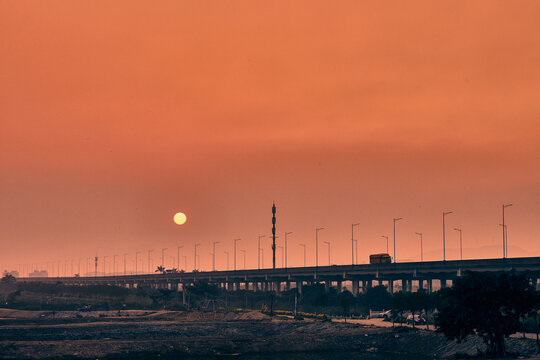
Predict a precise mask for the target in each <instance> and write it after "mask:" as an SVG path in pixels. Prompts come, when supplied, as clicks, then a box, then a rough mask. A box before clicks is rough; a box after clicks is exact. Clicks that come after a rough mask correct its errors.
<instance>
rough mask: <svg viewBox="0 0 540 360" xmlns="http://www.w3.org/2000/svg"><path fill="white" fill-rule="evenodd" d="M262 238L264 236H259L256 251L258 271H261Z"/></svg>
mask: <svg viewBox="0 0 540 360" xmlns="http://www.w3.org/2000/svg"><path fill="white" fill-rule="evenodd" d="M263 237H264V235H259V247H258V249H257V266H258V268H259V270H261V239H262V238H263Z"/></svg>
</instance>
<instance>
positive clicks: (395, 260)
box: [394, 218, 403, 262]
mask: <svg viewBox="0 0 540 360" xmlns="http://www.w3.org/2000/svg"><path fill="white" fill-rule="evenodd" d="M401 219H403V218H394V262H397V259H396V221H399V220H401Z"/></svg>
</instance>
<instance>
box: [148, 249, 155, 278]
mask: <svg viewBox="0 0 540 360" xmlns="http://www.w3.org/2000/svg"><path fill="white" fill-rule="evenodd" d="M152 251H154V249H150V250H148V273H149V274H151V273H152V259H151V258H150V253H151V252H152Z"/></svg>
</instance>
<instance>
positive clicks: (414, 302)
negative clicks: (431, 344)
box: [405, 292, 422, 328]
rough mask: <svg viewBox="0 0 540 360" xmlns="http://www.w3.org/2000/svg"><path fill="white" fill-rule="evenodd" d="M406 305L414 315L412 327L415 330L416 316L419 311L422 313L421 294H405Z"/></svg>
mask: <svg viewBox="0 0 540 360" xmlns="http://www.w3.org/2000/svg"><path fill="white" fill-rule="evenodd" d="M405 303H406V306H407V310H410V311H411V314H412V326H413V328H414V327H416V323H415V318H414V315H415V314H416V312H417V311H420V310H421V309H422V303H421V299H420V293H419V292H410V293H406V294H405Z"/></svg>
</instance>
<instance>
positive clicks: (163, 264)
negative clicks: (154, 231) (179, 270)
mask: <svg viewBox="0 0 540 360" xmlns="http://www.w3.org/2000/svg"><path fill="white" fill-rule="evenodd" d="M165 250H167V248H161V267H162V268H163V270H165Z"/></svg>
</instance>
